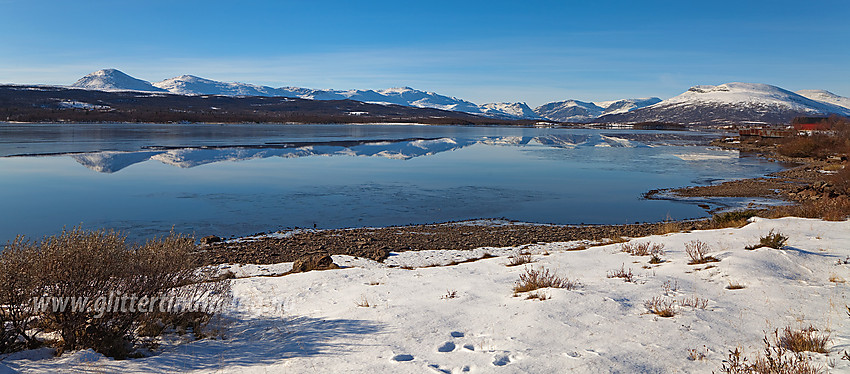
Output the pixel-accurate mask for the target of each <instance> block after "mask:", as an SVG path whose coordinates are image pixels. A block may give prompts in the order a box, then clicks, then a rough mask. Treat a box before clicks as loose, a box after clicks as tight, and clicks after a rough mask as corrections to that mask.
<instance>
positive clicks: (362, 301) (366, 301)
mask: <svg viewBox="0 0 850 374" xmlns="http://www.w3.org/2000/svg"><path fill="white" fill-rule="evenodd" d="M354 304H355V305H357V306H359V307H361V308H369V307H371V306H372V304H369V299H367V298H366V295H363V296H361V297H360V300H358V301H355V302H354Z"/></svg>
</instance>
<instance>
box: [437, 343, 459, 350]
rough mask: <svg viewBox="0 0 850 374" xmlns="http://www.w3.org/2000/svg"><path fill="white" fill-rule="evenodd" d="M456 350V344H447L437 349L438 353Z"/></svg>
mask: <svg viewBox="0 0 850 374" xmlns="http://www.w3.org/2000/svg"><path fill="white" fill-rule="evenodd" d="M454 350H455V343H452V342H445V343H443V345H441V346H439V347H437V352H451V351H454Z"/></svg>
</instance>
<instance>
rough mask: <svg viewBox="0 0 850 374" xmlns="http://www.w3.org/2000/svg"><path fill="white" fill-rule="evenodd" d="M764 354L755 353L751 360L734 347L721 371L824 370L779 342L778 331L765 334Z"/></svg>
mask: <svg viewBox="0 0 850 374" xmlns="http://www.w3.org/2000/svg"><path fill="white" fill-rule="evenodd" d="M763 342H764V354H757V355H756V356H755V357H754V358H753V360H752V362H748V361H749V359H748V358H747V357H746V356H744V351H743V350H742V349H740V348H735V349H734V350H730V351H729V355H728V356H727V358H726V359H725V360H723V366H722V367H721V369H720V372H721V373H727V374H785V373H788V374H819V373H822V372H823V371H824V370H823V368H821V367H818V366H817V365H815V364H814V363H813V362H812V357H811V356H809V355H805V354H803V353H801V352H794V351H792V350H790V349H788V348H787V347H785V346H784V345H783V344H782V343H781V338H780V336H779V331H778V330H774V331H773V336H772V337H769V336H768V335H767V334H765V336H764V339H763Z"/></svg>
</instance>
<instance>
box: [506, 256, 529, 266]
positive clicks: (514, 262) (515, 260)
mask: <svg viewBox="0 0 850 374" xmlns="http://www.w3.org/2000/svg"><path fill="white" fill-rule="evenodd" d="M532 262H534V257H531V255H530V254H518V255H513V256H511V257H508V263H507V264H506V265H505V266H519V265H525V264H530V263H532Z"/></svg>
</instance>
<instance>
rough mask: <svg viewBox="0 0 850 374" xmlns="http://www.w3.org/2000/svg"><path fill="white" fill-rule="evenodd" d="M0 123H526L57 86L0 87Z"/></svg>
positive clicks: (333, 104)
mask: <svg viewBox="0 0 850 374" xmlns="http://www.w3.org/2000/svg"><path fill="white" fill-rule="evenodd" d="M0 121H19V122H155V123H173V122H212V123H288V122H293V123H376V122H377V123H389V122H402V123H426V124H469V125H491V124H492V125H530V124H533V123H534V121H515V120H502V119H494V118H487V117H481V116H475V115H472V114H467V113H461V112H452V111H446V110H439V109H431V108H413V107H407V106H402V105H379V104H367V103H362V102H359V101H353V100H306V99H300V98H285V97H262V96H250V97H229V96H214V95H210V96H186V95H174V94H161V93H148V92H104V91H90V90H81V89H69V88H61V87H32V86H0Z"/></svg>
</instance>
